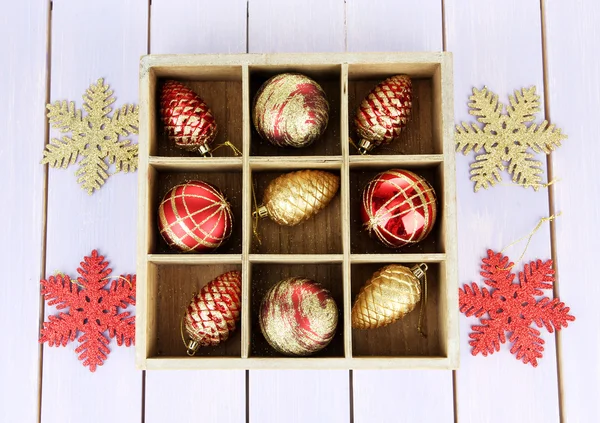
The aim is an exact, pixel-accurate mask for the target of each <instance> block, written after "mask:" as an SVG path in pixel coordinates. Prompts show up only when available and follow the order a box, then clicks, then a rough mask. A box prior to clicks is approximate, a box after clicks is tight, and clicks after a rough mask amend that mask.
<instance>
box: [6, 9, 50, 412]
mask: <svg viewBox="0 0 600 423" xmlns="http://www.w3.org/2000/svg"><path fill="white" fill-rule="evenodd" d="M47 23H48V5H47V4H43V5H39V7H36V6H35V5H31V4H29V3H27V2H15V3H10V4H7V5H4V7H3V8H2V13H1V14H0V39H1V40H2V42H0V57H1V58H2V59H1V60H2V68H3V70H2V72H1V74H2V78H0V128H2V130H1V132H0V134H1V135H0V181H1V182H0V195H1V197H2V199H3V206H2V207H1V208H0V221H1V222H2V223H3V225H2V226H3V228H4V231H3V233H2V242H1V243H0V268H1V269H2V270H3V278H2V279H3V281H2V283H1V284H0V333H1V334H2V337H3V339H4V340H5V342H4V345H3V346H2V350H1V351H0V386H1V389H0V421H3V422H5V421H17V416H18V421H21V422H24V423H31V422H35V421H37V409H38V397H39V396H38V381H39V362H40V360H39V355H40V354H39V351H40V348H39V345H38V343H37V339H38V335H39V329H38V326H39V310H40V308H39V307H40V296H39V292H40V291H39V289H40V288H39V287H40V285H39V278H40V275H41V272H42V271H43V265H42V263H43V261H42V240H43V233H44V229H43V226H42V225H43V216H42V215H43V211H44V191H45V190H44V168H43V167H42V166H40V165H39V160H40V153H41V151H42V150H43V148H44V133H45V128H46V119H45V116H44V111H43V109H44V106H45V102H46V38H47V37H46V36H47ZM23 50H25V51H27V54H23ZM7 66H8V69H6V67H7ZM9 381H11V382H12V383H11V384H10V386H9V383H8V382H9Z"/></svg>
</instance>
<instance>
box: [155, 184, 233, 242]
mask: <svg viewBox="0 0 600 423" xmlns="http://www.w3.org/2000/svg"><path fill="white" fill-rule="evenodd" d="M232 225H233V215H232V214H231V208H230V207H229V203H228V202H227V200H226V199H225V196H224V195H223V194H222V193H221V192H220V191H219V189H217V188H216V187H214V186H212V185H210V184H208V183H206V182H203V181H189V182H187V183H185V184H182V185H177V186H175V187H173V188H172V189H171V190H170V191H169V192H167V193H166V194H165V196H164V198H163V200H162V202H161V203H160V205H159V206H158V228H159V231H160V234H161V235H162V237H163V239H164V240H165V241H166V242H167V244H169V247H171V248H172V249H174V250H178V251H182V252H184V253H189V252H197V253H204V252H208V251H212V250H214V249H216V248H218V247H219V246H220V245H221V244H223V243H224V242H225V241H226V240H227V239H228V238H229V236H230V235H231V230H232Z"/></svg>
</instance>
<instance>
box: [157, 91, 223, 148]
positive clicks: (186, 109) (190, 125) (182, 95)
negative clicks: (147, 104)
mask: <svg viewBox="0 0 600 423" xmlns="http://www.w3.org/2000/svg"><path fill="white" fill-rule="evenodd" d="M160 115H161V118H162V121H163V123H164V125H165V131H166V132H167V135H168V136H169V139H170V140H171V141H172V142H173V143H175V145H176V146H177V147H179V148H181V149H184V150H188V151H194V152H197V153H200V154H202V155H203V156H204V155H209V154H210V145H211V144H212V142H213V141H214V139H215V137H216V136H217V123H216V122H215V118H214V116H213V114H212V112H211V110H210V108H209V107H208V105H207V104H206V103H205V102H204V100H202V99H201V98H200V96H198V94H196V93H195V92H194V91H192V90H191V89H189V88H188V87H186V86H185V85H183V84H182V83H180V82H177V81H166V82H165V83H164V85H163V87H162V90H161V93H160Z"/></svg>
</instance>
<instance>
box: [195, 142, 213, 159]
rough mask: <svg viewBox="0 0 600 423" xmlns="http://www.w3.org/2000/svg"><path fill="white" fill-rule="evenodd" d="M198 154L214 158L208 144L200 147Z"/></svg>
mask: <svg viewBox="0 0 600 423" xmlns="http://www.w3.org/2000/svg"><path fill="white" fill-rule="evenodd" d="M198 153H200V154H201V155H202V156H204V157H212V153H211V152H210V147H209V146H208V145H207V144H202V145H201V146H199V147H198Z"/></svg>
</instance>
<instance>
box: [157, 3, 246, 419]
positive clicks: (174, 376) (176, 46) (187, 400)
mask: <svg viewBox="0 0 600 423" xmlns="http://www.w3.org/2000/svg"><path fill="white" fill-rule="evenodd" d="M150 29H151V33H150V52H151V53H243V52H245V51H246V1H243V0H236V1H228V2H220V3H219V2H217V3H210V7H209V6H207V4H206V3H203V2H196V1H193V0H175V1H172V0H154V1H153V2H152V7H151V25H150ZM236 160H237V159H236ZM240 164H241V161H240ZM240 181H241V179H240ZM240 198H241V197H240ZM236 253H237V251H236ZM238 257H239V255H238ZM159 289H160V288H159ZM238 336H239V335H238ZM245 380H246V377H245V372H244V371H243V370H236V371H182V372H176V373H174V372H148V373H147V377H146V410H145V416H146V419H147V421H148V422H162V421H167V420H169V421H185V420H189V418H190V416H191V415H194V414H193V413H194V411H193V410H202V419H206V421H214V420H218V419H221V420H222V421H243V420H244V419H245V416H246V402H245V398H246V396H245V386H246V385H245Z"/></svg>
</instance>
